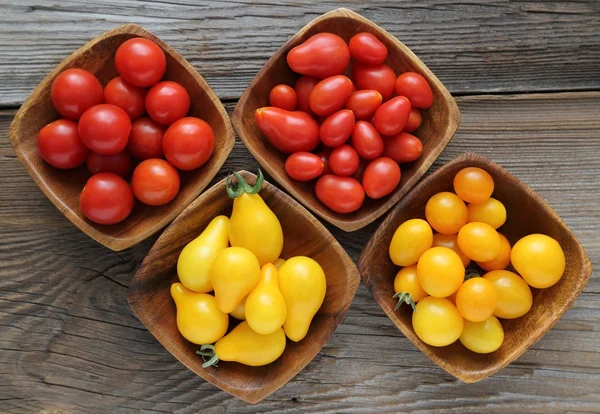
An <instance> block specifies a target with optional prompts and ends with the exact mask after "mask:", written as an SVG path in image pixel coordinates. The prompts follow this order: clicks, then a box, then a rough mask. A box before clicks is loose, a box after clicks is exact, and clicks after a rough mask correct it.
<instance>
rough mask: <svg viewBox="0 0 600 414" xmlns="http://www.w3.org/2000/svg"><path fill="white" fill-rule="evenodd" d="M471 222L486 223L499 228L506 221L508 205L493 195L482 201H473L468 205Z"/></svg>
mask: <svg viewBox="0 0 600 414" xmlns="http://www.w3.org/2000/svg"><path fill="white" fill-rule="evenodd" d="M467 212H468V214H469V223H475V222H479V223H486V224H489V225H490V226H492V227H493V228H495V229H497V228H498V227H500V226H501V225H503V224H504V223H505V222H506V207H504V204H502V203H501V202H500V201H498V200H496V199H495V198H493V197H490V198H488V199H487V200H485V201H484V202H482V203H471V204H469V205H468V206H467Z"/></svg>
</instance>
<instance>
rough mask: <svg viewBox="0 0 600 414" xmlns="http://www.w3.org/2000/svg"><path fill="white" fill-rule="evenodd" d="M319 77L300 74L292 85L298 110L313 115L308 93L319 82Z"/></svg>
mask: <svg viewBox="0 0 600 414" xmlns="http://www.w3.org/2000/svg"><path fill="white" fill-rule="evenodd" d="M319 82H320V81H319V79H317V78H313V77H312V76H300V77H299V78H298V80H297V81H296V84H295V85H294V90H295V91H296V96H297V97H298V105H297V106H298V110H299V111H303V112H306V113H307V114H310V115H314V114H313V112H312V110H311V109H310V93H311V92H312V90H313V89H314V87H315V86H317V83H319Z"/></svg>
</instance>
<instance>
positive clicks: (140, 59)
mask: <svg viewBox="0 0 600 414" xmlns="http://www.w3.org/2000/svg"><path fill="white" fill-rule="evenodd" d="M115 67H116V68H117V72H119V75H121V76H122V77H123V79H125V80H126V81H127V82H129V83H131V84H133V85H135V86H140V87H143V88H146V87H148V86H152V85H154V84H155V83H156V82H158V81H159V80H161V78H162V77H163V75H164V74H165V71H166V70H167V58H166V56H165V52H163V50H162V49H161V48H160V46H158V45H157V44H156V43H154V42H153V41H152V40H148V39H144V38H142V37H136V38H133V39H129V40H127V41H125V42H124V43H123V44H122V45H121V46H119V48H118V49H117V53H116V54H115Z"/></svg>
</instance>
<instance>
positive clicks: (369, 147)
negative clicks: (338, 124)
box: [352, 121, 384, 160]
mask: <svg viewBox="0 0 600 414" xmlns="http://www.w3.org/2000/svg"><path fill="white" fill-rule="evenodd" d="M352 145H353V146H354V149H356V152H358V155H360V156H361V157H363V158H365V159H367V160H373V159H375V158H377V157H379V156H381V154H383V146H384V144H383V139H381V135H379V132H377V130H376V129H375V127H374V126H373V124H371V123H370V122H367V121H358V122H357V123H355V124H354V130H353V132H352Z"/></svg>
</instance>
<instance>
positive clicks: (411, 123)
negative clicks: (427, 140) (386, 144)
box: [404, 108, 423, 132]
mask: <svg viewBox="0 0 600 414" xmlns="http://www.w3.org/2000/svg"><path fill="white" fill-rule="evenodd" d="M422 122H423V117H422V115H421V111H419V110H418V109H417V108H410V115H408V121H406V125H404V131H405V132H413V131H416V130H417V129H418V128H419V127H420V126H421V123H422Z"/></svg>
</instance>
